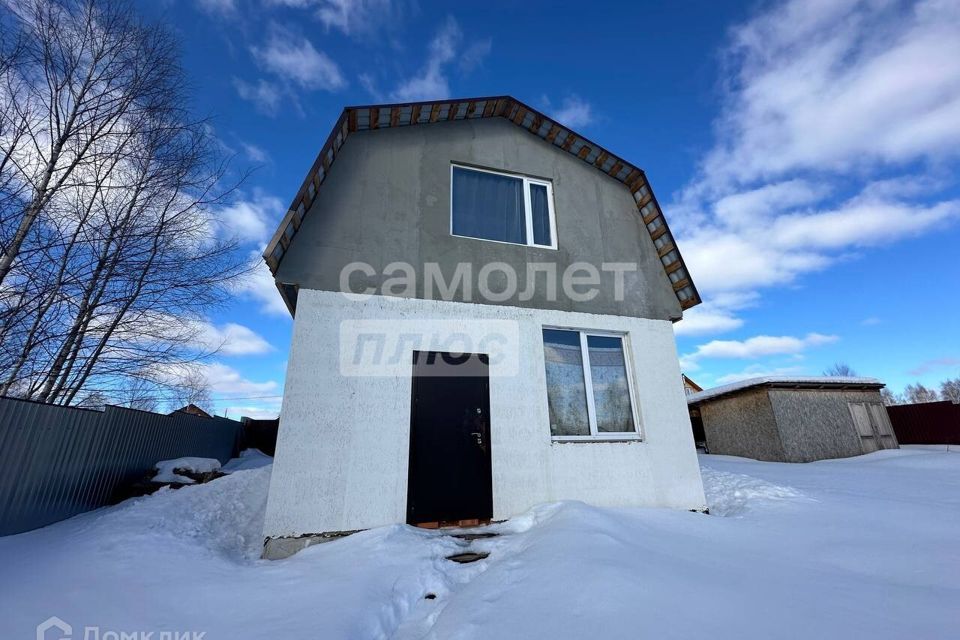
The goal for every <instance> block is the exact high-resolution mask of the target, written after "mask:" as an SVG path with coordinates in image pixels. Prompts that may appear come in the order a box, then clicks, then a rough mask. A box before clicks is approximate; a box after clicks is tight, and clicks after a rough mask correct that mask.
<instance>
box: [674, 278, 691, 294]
mask: <svg viewBox="0 0 960 640" xmlns="http://www.w3.org/2000/svg"><path fill="white" fill-rule="evenodd" d="M688 284H690V278H684V279H683V280H678V281H677V282H674V283H673V290H674V291H680V289H683V288H684V287H685V286H687V285H688Z"/></svg>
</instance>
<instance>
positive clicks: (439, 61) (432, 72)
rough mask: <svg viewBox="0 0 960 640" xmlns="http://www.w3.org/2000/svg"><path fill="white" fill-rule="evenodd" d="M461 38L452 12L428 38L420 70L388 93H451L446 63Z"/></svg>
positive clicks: (404, 98)
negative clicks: (430, 37) (424, 59)
mask: <svg viewBox="0 0 960 640" xmlns="http://www.w3.org/2000/svg"><path fill="white" fill-rule="evenodd" d="M462 40H463V32H462V31H461V30H460V25H459V24H458V23H457V21H456V20H455V19H454V18H453V17H452V16H447V19H446V20H445V21H444V22H443V24H442V25H441V27H440V29H439V30H438V31H437V34H436V35H435V36H434V37H433V40H431V41H430V47H429V51H428V53H427V62H426V64H425V65H424V67H423V70H422V71H421V72H420V73H419V74H418V75H416V76H414V77H412V78H409V79H407V80H405V81H403V82H402V83H400V86H398V87H397V88H396V89H394V91H393V92H392V93H391V94H390V97H391V98H392V99H393V100H396V101H398V102H409V101H413V100H437V99H442V98H449V97H450V82H449V80H448V79H447V76H446V73H445V67H446V66H447V65H448V64H449V63H450V62H451V61H453V60H454V58H455V57H456V55H457V49H458V47H459V46H460V43H461V41H462Z"/></svg>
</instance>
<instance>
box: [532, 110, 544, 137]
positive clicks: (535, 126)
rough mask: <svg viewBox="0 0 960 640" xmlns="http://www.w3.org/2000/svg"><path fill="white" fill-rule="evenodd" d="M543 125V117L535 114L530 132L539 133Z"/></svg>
mask: <svg viewBox="0 0 960 640" xmlns="http://www.w3.org/2000/svg"><path fill="white" fill-rule="evenodd" d="M542 125H543V118H541V117H540V116H538V115H536V114H534V115H533V122H531V123H530V133H539V132H540V127H541V126H542Z"/></svg>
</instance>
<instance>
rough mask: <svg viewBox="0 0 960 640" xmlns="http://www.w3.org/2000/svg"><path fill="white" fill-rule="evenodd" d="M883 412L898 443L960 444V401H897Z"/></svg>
mask: <svg viewBox="0 0 960 640" xmlns="http://www.w3.org/2000/svg"><path fill="white" fill-rule="evenodd" d="M887 413H888V414H890V423H891V424H892V425H893V431H894V432H895V433H896V434H897V440H898V441H899V442H900V444H960V404H953V403H952V402H924V403H922V404H898V405H894V406H892V407H887Z"/></svg>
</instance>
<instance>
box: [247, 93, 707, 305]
mask: <svg viewBox="0 0 960 640" xmlns="http://www.w3.org/2000/svg"><path fill="white" fill-rule="evenodd" d="M479 103H483V105H484V106H483V109H482V110H478V105H479ZM461 105H465V109H464V114H463V118H462V119H466V118H491V117H504V118H506V119H508V120H510V121H512V122H513V123H514V124H516V125H518V126H520V127H521V128H523V129H525V130H526V131H528V132H529V133H531V134H533V135H535V136H537V137H538V138H540V139H542V140H545V141H546V142H548V143H552V144H554V145H556V146H559V147H560V148H561V149H563V150H564V151H567V152H568V153H574V152H573V145H574V144H577V142H578V141H579V147H578V148H577V151H576V152H575V153H574V155H576V156H577V157H578V158H580V159H581V160H583V161H584V162H590V164H592V165H593V166H594V167H595V168H597V169H599V170H600V171H604V168H603V167H604V166H605V165H606V164H607V163H608V162H610V161H612V165H611V167H610V169H609V170H606V171H604V173H606V174H607V175H609V176H610V177H612V178H613V179H615V180H617V181H618V182H621V183H623V184H624V185H626V186H627V188H628V189H629V190H630V192H631V193H633V194H634V196H635V201H636V204H637V210H638V213H639V215H640V217H641V219H643V222H644V224H645V225H646V224H649V223H650V222H652V221H653V220H655V219H657V218H660V219H661V221H662V224H661V225H659V226H658V227H657V228H656V229H654V230H653V231H652V232H650V235H651V239H653V240H656V239H657V238H659V237H660V236H662V235H664V234H666V233H670V230H669V226H668V225H667V220H666V218H665V217H663V216H662V210H661V209H660V205H659V203H658V202H657V201H656V196H655V195H654V193H653V189H652V188H651V187H650V183H649V181H648V180H647V178H646V174H645V173H644V172H643V170H642V169H639V168H637V167H635V166H633V165H631V164H630V163H628V162H627V161H625V160H622V159H620V158H619V157H618V156H615V155H613V154H611V153H610V152H609V151H607V150H606V149H604V148H603V147H602V146H600V145H598V144H595V143H594V142H592V141H591V140H589V139H587V138H585V137H583V136H581V135H580V134H578V133H575V132H574V131H573V130H571V129H569V128H568V127H565V126H563V125H562V124H561V123H559V122H557V121H556V120H554V119H552V118H550V117H548V116H546V115H544V114H543V113H541V112H539V111H537V110H536V109H533V108H531V107H529V106H527V105H526V104H524V103H522V102H520V101H519V100H516V99H515V98H513V97H511V96H488V97H480V98H468V99H462V100H451V99H448V100H428V101H424V102H416V103H395V104H379V105H365V106H353V107H346V108H345V109H344V110H343V112H342V113H341V114H340V118H339V119H338V120H337V124H336V126H334V128H333V130H332V131H331V132H330V135H329V136H328V137H327V140H326V142H325V143H324V145H323V147H322V148H321V150H320V153H319V154H318V155H317V159H316V160H315V161H314V163H313V166H312V167H311V168H310V171H309V172H308V174H307V176H306V178H304V181H303V183H302V185H301V187H300V190H299V191H298V192H297V196H296V198H294V200H293V204H292V205H291V207H290V209H289V210H288V211H287V214H286V215H285V216H284V218H283V220H282V221H281V223H280V226H279V228H278V229H277V230H276V232H274V234H273V236H272V237H271V239H270V242H269V243H268V244H267V247H266V249H265V250H264V254H263V256H264V260H265V261H266V263H267V265H268V266H269V267H270V270H271V272H272V273H274V274H275V273H276V271H277V268H278V267H279V263H280V259H282V257H283V252H281V253H280V255H279V257H278V256H276V255H275V251H276V248H277V246H280V247H281V249H283V250H285V249H286V246H287V245H288V244H289V239H285V233H284V232H285V230H286V228H287V226H288V225H290V224H293V233H294V234H295V233H296V231H297V230H298V229H299V227H300V224H301V222H302V218H303V217H305V216H306V213H307V211H308V210H309V207H310V205H312V204H313V201H314V200H315V199H316V196H317V193H318V192H319V190H320V188H321V186H322V184H323V182H324V180H325V178H326V175H327V172H328V171H329V170H330V167H331V166H332V164H333V161H334V159H335V158H336V156H337V155H338V152H339V150H340V148H341V147H342V146H343V145H344V144H345V143H346V140H347V138H348V137H349V135H350V134H351V133H353V132H355V131H362V130H364V129H363V128H362V127H361V125H360V124H359V122H358V118H357V115H358V113H360V112H366V114H367V123H368V124H367V127H366V129H369V130H375V129H380V128H383V127H381V125H380V113H381V111H382V110H383V109H389V112H390V119H389V122H388V123H387V124H385V125H383V126H387V127H396V126H407V125H414V124H425V123H426V122H437V121H438V120H439V119H440V114H441V112H442V110H443V108H444V107H446V108H447V113H446V119H447V120H455V119H457V115H458V114H459V113H460V108H461ZM404 108H409V109H410V113H409V116H410V117H409V122H408V123H406V124H401V123H400V114H401V111H402V110H403V109H404ZM427 108H429V110H430V115H429V117H428V118H427V119H426V121H425V122H420V118H421V114H422V112H423V109H427ZM527 114H532V120H531V123H530V125H528V126H526V127H525V126H524V124H523V123H524V122H525V121H526V119H527ZM545 123H549V125H550V126H548V127H546V128H545V127H544V126H543V125H544V124H545ZM561 131H564V132H565V135H564V137H563V138H561V142H560V144H559V145H558V144H557V138H558V137H560V132H561ZM594 151H596V153H597V155H596V156H595V157H594V158H593V160H592V161H591V160H588V157H590V155H591V154H592V153H593V152H594ZM624 169H627V171H626V172H625V174H624V176H623V177H622V178H620V177H618V176H620V174H621V173H624ZM311 184H312V185H313V189H312V193H310V186H311ZM643 189H645V190H646V191H645V193H644V194H643V195H642V196H641V197H639V198H638V197H637V196H636V194H637V193H639V192H640V191H641V190H643ZM650 202H653V203H654V210H653V211H651V212H650V213H649V214H648V215H647V216H644V215H643V213H642V212H641V211H640V209H642V208H643V207H645V206H646V205H647V204H649V203H650ZM301 205H302V206H303V207H304V211H303V214H302V215H300V216H298V215H297V214H296V209H297V207H298V206H301ZM648 231H649V229H648ZM670 238H671V240H670V242H669V243H668V245H669V246H670V248H669V249H667V250H666V252H664V253H661V254H660V255H661V257H662V256H663V255H666V253H669V252H670V251H676V255H677V259H676V260H675V261H673V262H671V263H669V264H666V265H664V270H665V272H666V273H667V274H668V275H669V274H670V273H672V272H673V271H675V270H676V269H679V268H680V267H682V266H685V265H684V262H683V256H682V255H680V250H679V248H677V247H676V243H675V242H673V240H672V238H673V236H672V234H671V236H670ZM658 253H659V252H658ZM684 283H685V284H684V286H680V287H674V288H675V290H676V291H677V294H678V295H677V298H678V300H679V302H680V305H681V307H682V308H684V309H688V308H690V307H692V306H695V305H697V304H699V303H700V295H699V293H698V292H697V289H696V286H695V285H694V284H693V281H692V280H690V278H689V272H688V277H687V278H686V279H685V280H684ZM683 291H687V292H688V294H689V295H688V297H686V298H683V297H681V292H683Z"/></svg>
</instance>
